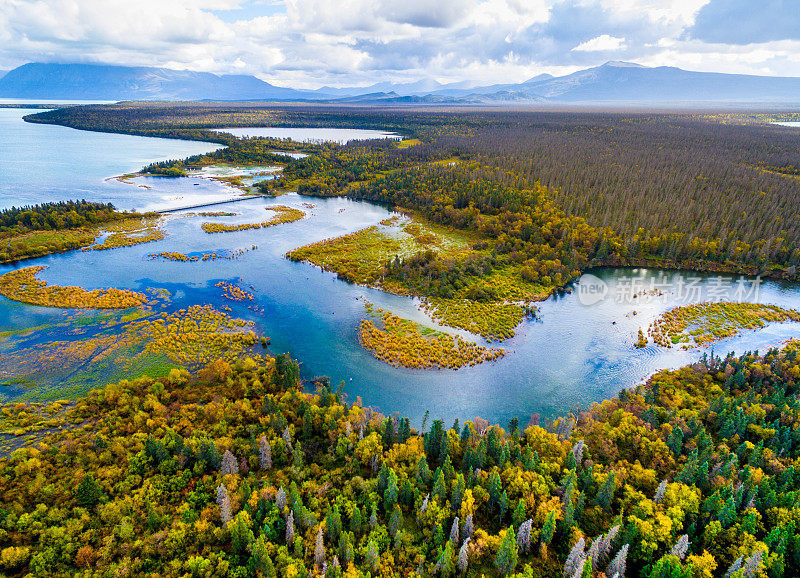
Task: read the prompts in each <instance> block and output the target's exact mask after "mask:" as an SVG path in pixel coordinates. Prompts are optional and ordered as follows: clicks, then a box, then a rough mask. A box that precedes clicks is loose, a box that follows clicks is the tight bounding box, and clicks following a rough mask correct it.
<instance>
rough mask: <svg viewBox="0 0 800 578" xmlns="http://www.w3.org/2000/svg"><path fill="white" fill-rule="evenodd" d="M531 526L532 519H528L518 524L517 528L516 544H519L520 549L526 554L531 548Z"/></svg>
mask: <svg viewBox="0 0 800 578" xmlns="http://www.w3.org/2000/svg"><path fill="white" fill-rule="evenodd" d="M532 528H533V520H532V519H528V520H525V521H524V522H522V524H520V527H519V530H517V546H519V549H520V551H521V552H522V553H523V554H525V555H527V554H528V553H530V550H531V532H532Z"/></svg>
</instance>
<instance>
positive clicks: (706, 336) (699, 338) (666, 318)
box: [640, 303, 800, 348]
mask: <svg viewBox="0 0 800 578" xmlns="http://www.w3.org/2000/svg"><path fill="white" fill-rule="evenodd" d="M786 321H796V322H800V311H797V310H795V309H785V308H783V307H778V306H777V305H759V304H755V303H695V304H692V305H684V306H681V307H675V308H673V309H670V310H669V311H667V312H665V313H664V314H663V315H661V316H660V317H659V318H658V319H657V320H656V321H654V322H653V323H652V325H651V326H650V328H649V329H648V334H649V335H651V336H652V338H653V341H654V342H655V343H656V344H657V345H660V346H662V347H672V346H673V345H680V344H683V346H684V347H687V348H688V347H694V346H698V345H699V346H702V345H708V344H710V343H714V342H715V341H720V340H722V339H728V338H729V337H733V336H734V335H737V334H738V333H740V332H742V331H746V330H748V329H760V328H762V327H764V326H765V325H766V324H767V323H783V322H786ZM640 333H641V331H640ZM642 338H643V336H640V340H641V339H642ZM645 343H646V340H645Z"/></svg>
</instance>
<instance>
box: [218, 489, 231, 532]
mask: <svg viewBox="0 0 800 578" xmlns="http://www.w3.org/2000/svg"><path fill="white" fill-rule="evenodd" d="M217 505H218V506H219V516H220V518H221V519H222V523H223V524H227V523H228V522H230V521H231V499H230V496H228V488H226V487H225V485H224V484H220V485H219V486H217Z"/></svg>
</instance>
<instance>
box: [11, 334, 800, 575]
mask: <svg viewBox="0 0 800 578" xmlns="http://www.w3.org/2000/svg"><path fill="white" fill-rule="evenodd" d="M798 379H800V360H799V359H798V356H797V345H796V344H793V345H790V346H789V347H788V348H787V349H785V350H784V351H782V352H779V351H777V350H772V351H769V352H767V353H766V354H764V355H758V354H757V353H754V354H748V355H745V356H743V357H741V358H734V357H727V358H724V359H720V358H715V357H706V358H704V359H703V360H702V362H701V363H698V364H696V365H694V366H691V367H686V368H683V369H680V370H675V371H665V372H662V373H659V374H657V375H656V376H654V377H653V378H652V379H651V380H650V381H649V382H648V383H647V384H646V385H644V386H640V387H638V388H636V389H634V390H630V391H625V392H623V394H621V395H620V397H618V398H616V399H612V400H608V401H605V402H603V403H602V404H600V405H597V406H594V407H593V408H591V409H590V410H589V411H587V412H586V413H583V414H580V415H578V416H569V417H567V418H563V419H561V420H558V421H556V422H554V423H553V424H547V425H545V426H544V427H542V426H540V425H537V423H536V420H533V421H532V423H531V424H529V425H527V426H524V425H522V424H520V423H518V422H517V421H516V420H513V421H512V422H511V423H509V424H508V425H507V427H505V428H501V427H499V426H497V425H489V424H488V422H485V421H483V420H480V419H475V420H474V421H472V422H468V423H464V424H459V423H458V422H456V423H454V424H452V425H449V424H444V423H443V422H442V421H441V420H432V421H430V423H425V422H423V424H422V428H421V431H418V430H417V429H416V428H415V427H412V425H411V424H410V423H409V421H408V420H407V419H403V418H400V419H398V418H395V417H389V418H386V417H384V416H382V415H380V414H378V413H376V412H374V411H372V410H371V409H370V408H365V407H361V405H360V404H359V403H355V404H349V403H346V402H345V400H344V399H343V398H342V396H341V394H339V393H337V391H335V390H333V389H332V388H331V387H330V385H329V384H328V382H327V381H325V380H320V381H318V382H316V383H315V384H313V385H312V386H310V388H307V389H313V388H314V387H316V393H315V394H311V393H303V392H301V390H300V388H299V387H298V385H299V384H298V382H297V365H296V364H295V363H294V362H293V361H291V360H290V359H288V358H287V357H285V356H279V357H278V358H277V359H276V360H274V361H273V360H269V361H267V362H254V361H252V360H244V361H240V362H237V363H236V364H234V365H233V366H229V365H228V364H226V363H224V362H215V363H212V364H210V365H209V366H207V367H206V368H205V369H204V370H202V371H200V372H199V373H198V375H197V376H196V377H190V376H189V375H188V374H187V373H186V372H182V371H179V370H174V371H173V372H172V373H171V374H170V376H169V377H165V378H161V379H158V380H152V379H149V378H144V379H138V380H134V381H123V382H121V383H119V384H113V385H109V386H107V387H106V388H105V389H103V390H99V391H96V392H94V393H92V394H90V395H89V396H88V397H86V398H83V399H80V400H78V401H77V403H76V404H75V405H72V406H68V407H62V405H61V404H51V405H50V406H25V405H24V404H8V405H6V406H4V407H3V408H2V415H3V419H4V427H5V428H6V430H9V429H17V431H30V432H31V434H30V435H32V436H34V437H36V438H37V443H36V444H35V447H33V446H29V447H23V448H20V449H17V450H14V451H13V452H11V453H10V455H9V457H8V458H7V459H3V460H0V485H1V486H2V489H3V491H2V493H0V541H2V549H0V565H2V567H3V569H4V570H5V571H6V572H8V573H9V574H12V575H23V574H30V575H34V576H53V575H85V576H89V575H96V574H95V573H97V572H99V573H100V574H101V575H142V574H154V573H157V574H159V575H162V576H166V575H169V576H173V575H174V576H306V575H309V574H311V575H323V574H324V575H326V576H342V575H346V576H396V575H409V574H414V573H420V574H423V575H430V576H457V575H467V576H480V575H518V576H529V577H530V576H541V577H548V578H550V577H553V576H562V575H563V576H566V577H572V576H580V577H588V576H594V577H595V578H597V577H603V576H607V577H609V578H610V577H612V576H618V577H622V576H647V577H659V578H661V577H687V578H688V577H711V576H729V577H735V578H743V577H755V576H759V577H763V576H769V577H781V576H787V577H788V576H796V575H798V572H800V529H798V519H800V508H798V502H797V496H798V495H800V494H798V492H800V473H798V472H797V468H796V466H797V460H798V455H799V454H798V452H799V451H800V445H799V442H800V436H798V431H800V427H799V426H800V405H798V401H797V399H798V398H797V396H798V393H800V391H798ZM425 421H426V422H427V421H428V420H427V418H426V420H425ZM42 427H46V428H49V429H46V430H44V431H43V432H42V431H38V433H37V430H39V429H40V428H42ZM56 427H63V430H62V431H60V432H59V431H58V430H56V429H54V428H56Z"/></svg>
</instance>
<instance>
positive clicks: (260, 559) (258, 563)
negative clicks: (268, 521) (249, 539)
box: [250, 534, 276, 578]
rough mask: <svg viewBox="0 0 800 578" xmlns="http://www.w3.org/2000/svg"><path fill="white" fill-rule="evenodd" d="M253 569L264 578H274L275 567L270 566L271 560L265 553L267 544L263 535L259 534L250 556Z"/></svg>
mask: <svg viewBox="0 0 800 578" xmlns="http://www.w3.org/2000/svg"><path fill="white" fill-rule="evenodd" d="M250 560H251V561H252V564H253V567H254V568H255V569H256V570H257V571H258V572H259V573H260V574H261V575H262V576H264V577H265V578H275V576H276V574H275V566H274V565H273V564H272V559H271V558H270V557H269V553H268V552H267V542H266V539H265V538H264V535H263V534H261V535H260V536H259V537H258V538H257V539H256V541H255V542H253V546H252V555H251V556H250Z"/></svg>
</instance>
